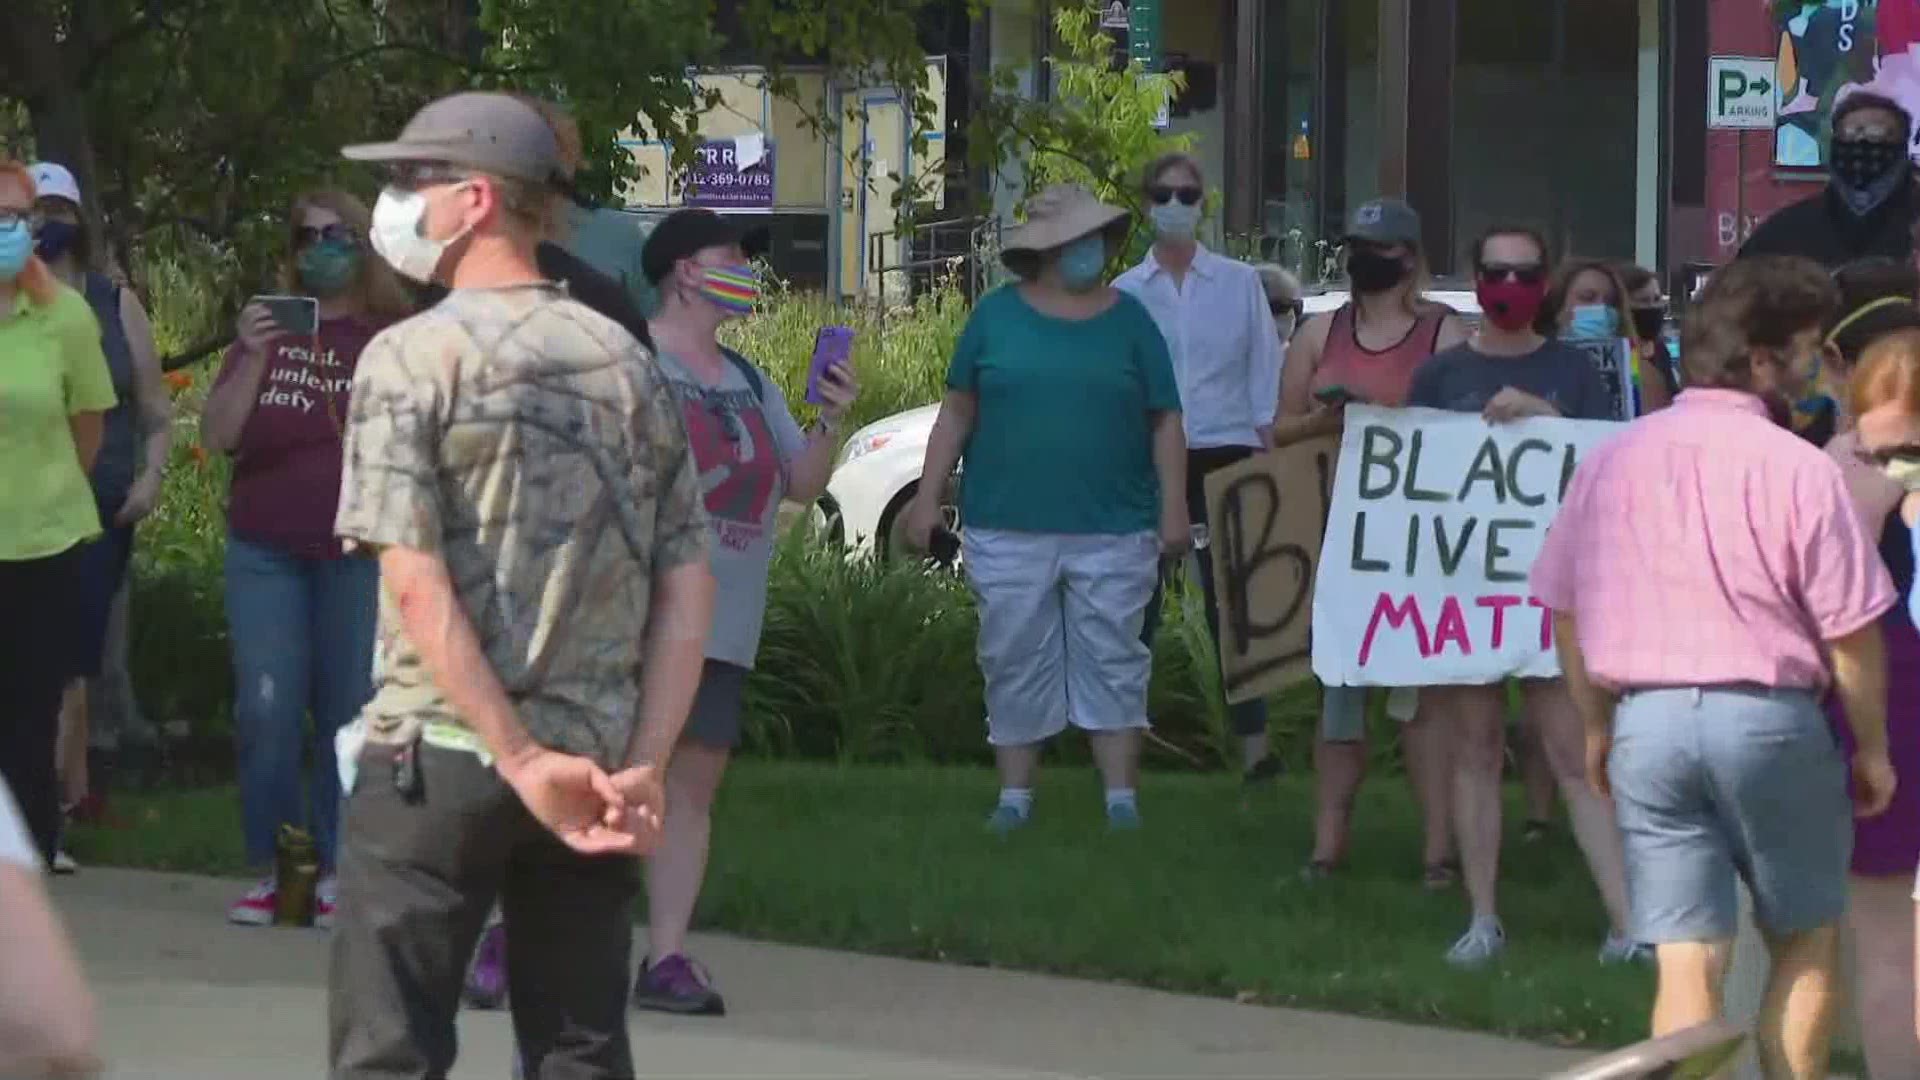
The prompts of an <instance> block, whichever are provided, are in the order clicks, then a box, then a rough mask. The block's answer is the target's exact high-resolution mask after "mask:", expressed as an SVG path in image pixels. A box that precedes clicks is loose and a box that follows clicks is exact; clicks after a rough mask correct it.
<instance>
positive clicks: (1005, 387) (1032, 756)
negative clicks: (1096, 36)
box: [908, 184, 1189, 833]
mask: <svg viewBox="0 0 1920 1080" xmlns="http://www.w3.org/2000/svg"><path fill="white" fill-rule="evenodd" d="M1127 228H1128V220H1127V214H1126V211H1124V210H1118V209H1115V208H1113V207H1109V206H1103V205H1101V204H1100V202H1099V201H1098V200H1096V199H1095V198H1094V197H1093V195H1092V194H1090V193H1089V192H1087V191H1086V190H1085V189H1084V188H1081V187H1078V186H1076V185H1070V184H1061V185H1056V186H1054V187H1050V188H1048V189H1046V190H1045V191H1043V192H1041V193H1040V194H1039V195H1037V196H1035V197H1034V198H1033V200H1032V201H1031V202H1030V203H1029V205H1028V208H1027V220H1026V221H1025V222H1024V223H1023V224H1022V225H1020V226H1019V227H1018V228H1016V229H1014V230H1012V231H1011V232H1009V233H1008V234H1007V237H1006V241H1005V243H1004V244H1003V252H1004V253H1003V256H1002V258H1003V260H1004V261H1005V262H1006V264H1007V268H1008V269H1010V270H1012V271H1013V272H1014V273H1015V274H1016V275H1018V276H1019V278H1020V281H1019V283H1018V284H1016V285H1011V286H1008V287H1006V288H1002V289H997V290H995V291H994V292H991V293H989V294H987V295H986V296H984V297H981V299H980V302H979V303H978V304H977V305H976V306H975V307H974V311H973V315H972V317H971V318H969V319H968V320H967V327H966V330H965V331H964V332H963V333H962V334H961V336H960V342H959V344H958V345H957V346H956V347H955V350H954V356H953V365H952V367H951V368H950V369H949V370H948V372H947V395H946V398H945V399H944V400H943V401H942V402H941V405H940V416H939V419H938V420H937V421H935V423H934V427H933V433H932V435H931V436H930V437H929V440H928V443H927V458H926V467H925V472H924V474H923V475H922V476H921V478H920V486H919V493H918V495H917V496H916V497H915V500H914V505H913V508H912V511H911V516H910V517H909V518H908V528H909V530H910V532H909V535H910V537H911V538H912V539H914V540H915V541H916V542H918V543H919V544H921V545H922V546H925V545H926V544H927V543H928V542H929V540H930V538H931V535H932V533H933V530H934V528H935V527H936V525H937V524H938V522H939V519H940V507H939V503H940V493H941V492H942V491H944V490H945V489H946V486H947V481H948V479H949V478H950V477H951V476H952V475H953V470H954V468H955V466H956V465H958V464H959V461H960V458H961V456H962V454H963V453H964V455H965V457H966V480H965V483H964V484H963V485H962V488H961V492H960V510H961V517H962V519H963V520H964V521H965V522H966V537H965V547H964V557H965V561H966V568H967V576H968V578H969V579H970V580H971V582H972V585H973V589H974V593H975V595H976V596H977V597H978V599H979V607H980V642H979V657H980V671H981V674H982V675H984V676H985V678H986V684H987V688H986V689H987V693H986V696H987V729H988V741H989V742H991V743H992V744H993V747H994V756H995V758H996V759H997V760H998V762H999V766H1000V780H1001V791H1000V801H999V804H998V805H997V806H996V807H995V809H994V812H993V815H992V817H990V818H989V819H988V824H989V825H990V826H991V827H992V828H993V829H994V830H996V831H998V832H1002V833H1005V832H1010V831H1012V830H1014V829H1017V828H1019V827H1020V826H1022V825H1024V824H1026V822H1027V820H1028V817H1029V814H1030V811H1031V809H1032V805H1033V778H1034V774H1035V772H1036V771H1037V770H1038V768H1039V764H1040V750H1041V747H1042V746H1043V745H1044V744H1045V742H1046V740H1048V739H1050V738H1052V737H1053V736H1055V735H1058V734H1059V733H1060V732H1061V731H1064V730H1065V729H1066V727H1067V725H1068V724H1072V725H1073V726H1075V727H1078V728H1081V729H1083V730H1085V731H1086V732H1088V734H1089V736H1090V737H1091V739H1092V742H1093V752H1094V759H1095V761H1096V762H1097V763H1098V764H1099V767H1100V774H1101V777H1102V778H1103V779H1104V780H1105V783H1106V791H1107V821H1108V823H1109V825H1110V826H1112V827H1113V828H1118V829H1127V828H1134V827H1137V826H1138V825H1139V824H1140V814H1139V809H1138V805H1137V803H1136V801H1135V797H1134V785H1135V782H1136V779H1135V778H1136V776H1137V773H1138V766H1139V757H1140V736H1141V732H1142V731H1143V730H1145V729H1146V727H1147V680H1148V677H1149V676H1150V675H1151V674H1152V667H1153V654H1152V652H1151V651H1150V650H1149V649H1148V648H1147V646H1146V645H1145V644H1144V643H1143V642H1142V641H1141V640H1140V637H1141V635H1140V631H1141V627H1142V625H1143V623H1144V621H1145V619H1146V612H1147V605H1148V602H1149V600H1150V599H1151V597H1152V596H1153V591H1154V585H1155V583H1156V582H1157V581H1158V574H1159V566H1160V561H1161V559H1162V558H1163V557H1167V556H1174V555H1178V554H1179V553H1180V552H1182V551H1184V550H1185V549H1186V547H1187V542H1188V533H1189V526H1188V524H1187V507H1186V490H1187V480H1186V450H1187V448H1186V439H1185V438H1184V436H1183V435H1182V434H1181V427H1180V394H1179V391H1178V389H1177V388H1176V387H1175V383H1174V378H1173V362H1172V360H1171V358H1170V357H1169V355H1168V351H1167V343H1166V341H1165V339H1164V338H1162V337H1161V336H1160V330H1159V328H1158V327H1157V326H1155V324H1154V321H1153V316H1152V315H1150V314H1149V313H1148V312H1147V309H1146V308H1145V307H1144V306H1143V305H1142V304H1141V303H1140V302H1139V301H1138V300H1135V299H1134V298H1133V297H1131V296H1127V295H1125V294H1123V293H1121V292H1119V291H1117V290H1115V289H1113V288H1110V287H1108V286H1107V285H1106V284H1104V277H1105V271H1106V267H1107V264H1108V263H1109V262H1110V261H1111V260H1112V258H1113V257H1114V255H1115V254H1116V253H1117V252H1118V250H1119V247H1120V245H1121V243H1122V242H1123V241H1124V239H1125V237H1126V234H1127Z"/></svg>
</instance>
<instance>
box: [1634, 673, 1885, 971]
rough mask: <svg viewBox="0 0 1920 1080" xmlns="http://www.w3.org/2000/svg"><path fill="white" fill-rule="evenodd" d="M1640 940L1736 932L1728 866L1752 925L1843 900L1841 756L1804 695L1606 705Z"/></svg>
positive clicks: (1767, 925) (1721, 936)
mask: <svg viewBox="0 0 1920 1080" xmlns="http://www.w3.org/2000/svg"><path fill="white" fill-rule="evenodd" d="M1608 772H1609V773H1610V775H1611V777H1612V779H1613V800H1614V807H1615V811H1616V813H1617V814H1618V816H1619V820H1620V834H1621V840H1622V841H1623V842H1624V844H1625V847H1626V858H1627V899H1628V906H1629V907H1630V908H1631V909H1632V920H1633V926H1632V932H1633V936H1634V938H1635V939H1637V940H1639V941H1645V942H1649V943H1652V944H1661V943H1677V942H1697V941H1730V940H1732V939H1733V937H1734V934H1735V931H1736V928H1737V924H1738V920H1739V914H1740V904H1739V895H1738V891H1737V889H1736V875H1737V877H1738V878H1739V879H1740V880H1744V881H1745V882H1746V884H1747V889H1748V891H1749V892H1751V893H1752V894H1753V908H1754V923H1755V924H1756V925H1757V926H1759V928H1760V929H1761V930H1763V931H1766V932H1769V933H1774V934H1791V933H1799V932H1802V931H1807V930H1814V929H1818V928H1820V927H1823V926H1827V925H1830V924H1832V923H1835V922H1837V921H1838V920H1839V918H1840V916H1841V914H1842V913H1843V912H1844V911H1845V909H1846V905H1847V860H1848V858H1849V857H1850V855H1851V853H1852V848H1853V805H1852V800H1851V799H1850V797H1849V795H1848V792H1847V768H1846V762H1845V760H1844V759H1843V758H1842V756H1841V752H1840V746H1839V743H1838V741H1837V740H1836V739H1835V738H1834V735H1833V729H1832V728H1831V727H1829V726H1828V723H1827V718H1826V715H1825V714H1824V713H1823V712H1822V711H1821V709H1820V702H1819V699H1818V698H1816V697H1815V696H1814V695H1813V693H1812V692H1811V691H1806V690H1769V689H1765V688H1761V687H1731V686H1728V687H1713V688H1705V689H1673V690H1642V691H1636V692H1633V693H1630V694H1628V695H1626V696H1625V697H1624V698H1623V699H1622V700H1621V702H1620V707H1619V709H1618V710H1617V711H1616V712H1615V713H1614V736H1613V755H1612V757H1610V758H1609V759H1608Z"/></svg>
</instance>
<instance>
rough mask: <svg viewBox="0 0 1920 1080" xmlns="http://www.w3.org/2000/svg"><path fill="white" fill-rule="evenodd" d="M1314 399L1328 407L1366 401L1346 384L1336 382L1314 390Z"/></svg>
mask: <svg viewBox="0 0 1920 1080" xmlns="http://www.w3.org/2000/svg"><path fill="white" fill-rule="evenodd" d="M1313 400H1315V401H1317V402H1319V403H1320V404H1322V405H1325V406H1327V407H1328V408H1339V407H1340V406H1342V405H1345V404H1347V403H1349V402H1364V401H1365V399H1364V398H1362V397H1360V396H1359V395H1358V394H1355V393H1354V392H1353V391H1351V390H1349V389H1347V388H1346V387H1344V386H1340V385H1338V384H1335V385H1333V386H1323V387H1321V388H1320V389H1318V390H1315V391H1314V392H1313Z"/></svg>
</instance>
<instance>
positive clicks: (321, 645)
mask: <svg viewBox="0 0 1920 1080" xmlns="http://www.w3.org/2000/svg"><path fill="white" fill-rule="evenodd" d="M226 577H227V626H228V637H229V638H230V639H231V641H232V645H233V685H234V693H233V735H234V746H235V750H236V752H237V754H238V757H239V766H240V814H241V824H242V828H243V830H244V832H245V837H246V848H247V861H248V863H250V864H252V865H254V866H266V865H269V864H271V863H272V862H273V856H274V848H275V843H276V839H277V836H278V834H279V830H280V827H281V826H282V825H288V824H291V825H296V826H300V827H302V828H306V829H308V830H309V831H310V832H311V833H312V834H313V839H314V844H315V846H316V847H317V849H318V850H319V853H320V859H321V862H322V863H324V864H325V865H326V866H327V867H332V866H333V864H334V852H335V850H336V848H337V845H338V838H339V825H340V773H339V770H338V768H336V767H335V764H334V760H333V757H334V755H333V736H334V733H335V732H336V731H338V730H339V729H340V727H341V725H343V724H345V723H347V722H348V721H350V720H352V719H353V718H354V715H355V714H356V713H358V712H359V711H360V707H361V706H362V705H365V704H366V702H367V698H369V697H371V696H372V693H373V630H374V616H375V612H376V610H377V607H378V602H379V587H380V567H379V564H378V563H375V562H374V561H372V560H371V559H361V558H346V559H311V558H306V557H303V556H299V555H291V554H288V553H286V552H284V551H280V550H277V549H275V548H271V547H266V546H264V545H261V544H255V543H251V542H249V541H246V540H242V539H240V538H239V537H235V536H229V537H228V538H227V566H226ZM309 715H311V717H312V720H313V726H312V727H311V728H309V727H308V726H307V720H308V717H309ZM309 747H311V748H312V752H313V759H312V760H313V771H312V774H311V775H310V776H309V777H307V783H306V785H305V787H306V788H307V791H306V792H305V794H306V798H305V799H304V800H303V798H302V795H303V791H302V787H303V785H302V783H301V764H302V758H303V757H304V756H305V753H306V751H307V750H308V748H309ZM303 803H304V804H305V806H306V807H307V809H305V810H303V809H302V807H303Z"/></svg>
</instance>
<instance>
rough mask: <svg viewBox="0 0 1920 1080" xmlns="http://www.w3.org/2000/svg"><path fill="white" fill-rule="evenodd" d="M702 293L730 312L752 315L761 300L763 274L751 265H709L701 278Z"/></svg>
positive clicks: (723, 309)
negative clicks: (754, 306) (755, 304)
mask: <svg viewBox="0 0 1920 1080" xmlns="http://www.w3.org/2000/svg"><path fill="white" fill-rule="evenodd" d="M700 295H701V296H704V297H706V298H707V301H708V302H709V303H711V304H712V305H713V306H714V307H717V308H719V309H720V310H721V311H724V312H726V313H727V314H729V315H751V314H752V313H753V305H754V302H755V301H757V300H759V299H760V273H759V271H757V270H755V269H754V268H753V267H752V265H751V264H744V263H743V264H741V265H739V266H709V267H706V268H705V271H704V273H703V275H702V276H701V279H700Z"/></svg>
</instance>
